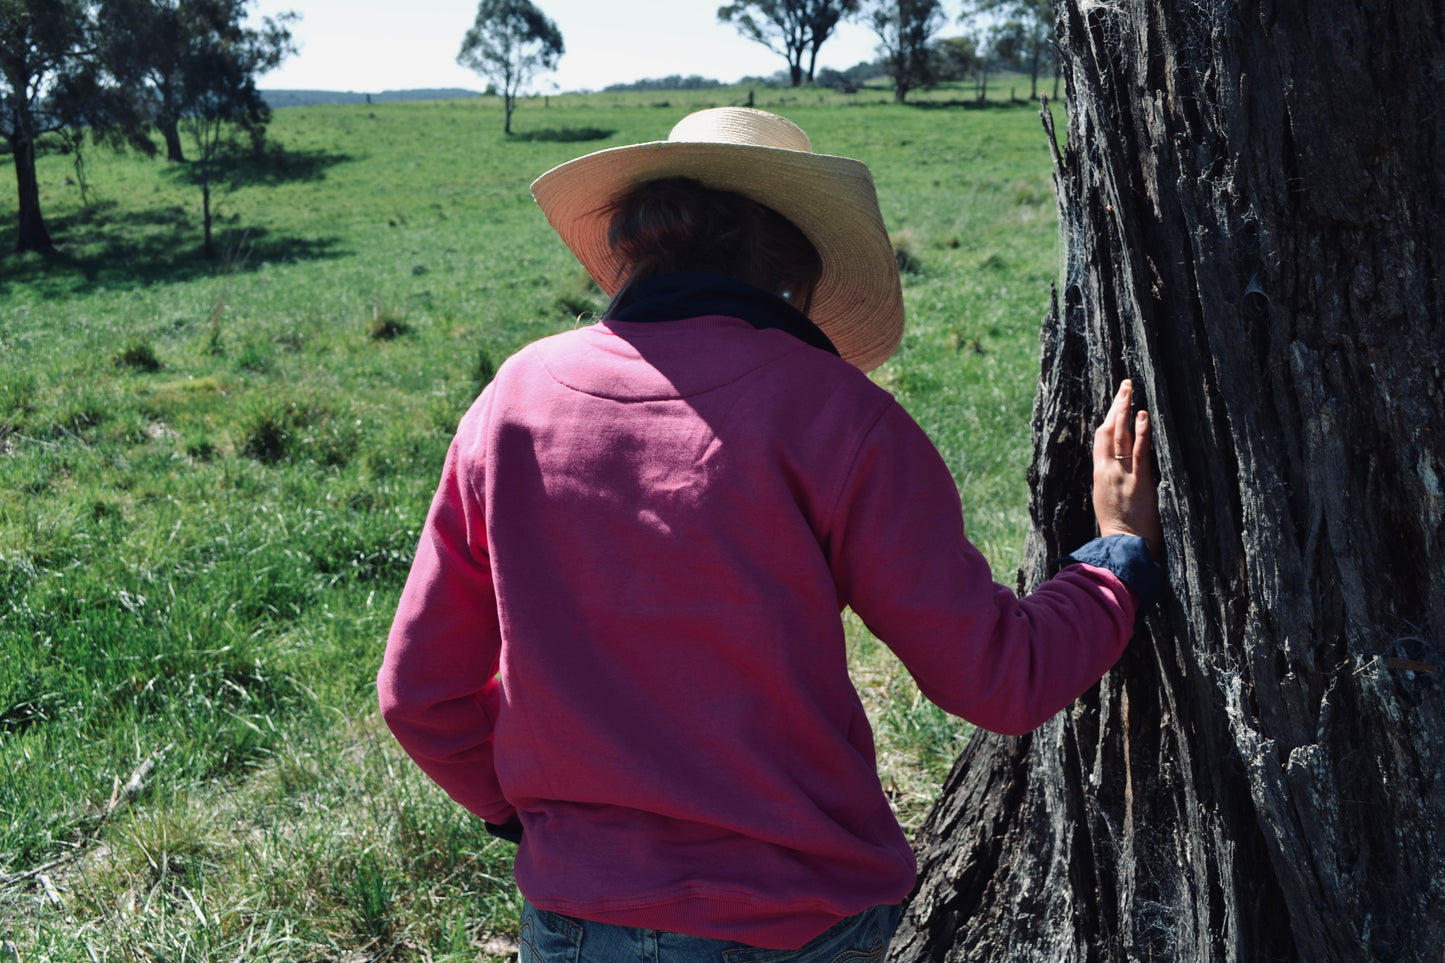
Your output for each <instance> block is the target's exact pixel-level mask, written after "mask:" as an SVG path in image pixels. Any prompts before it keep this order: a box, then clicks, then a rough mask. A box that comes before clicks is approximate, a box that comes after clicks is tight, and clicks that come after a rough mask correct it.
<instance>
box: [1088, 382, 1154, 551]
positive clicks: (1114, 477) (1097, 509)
mask: <svg viewBox="0 0 1445 963" xmlns="http://www.w3.org/2000/svg"><path fill="white" fill-rule="evenodd" d="M1133 399H1134V385H1133V384H1132V383H1131V382H1129V381H1127V380H1126V381H1122V382H1120V383H1119V391H1118V393H1117V394H1115V395H1114V404H1113V405H1112V406H1110V408H1109V413H1108V414H1107V415H1105V416H1104V422H1103V424H1101V425H1100V426H1099V430H1098V431H1096V432H1094V518H1095V519H1096V520H1097V521H1098V523H1099V534H1100V535H1138V536H1140V537H1141V538H1143V539H1144V542H1145V544H1147V545H1148V546H1149V554H1150V555H1152V556H1154V559H1155V561H1159V560H1162V559H1163V557H1164V535H1163V529H1162V527H1161V525H1160V523H1159V498H1158V495H1157V494H1156V493H1155V490H1154V463H1153V453H1152V452H1151V451H1150V448H1149V440H1150V427H1149V412H1147V411H1141V412H1139V414H1138V415H1137V416H1135V417H1134V418H1132V419H1131V418H1130V417H1129V409H1130V406H1131V404H1132V403H1133ZM1131 422H1132V424H1131Z"/></svg>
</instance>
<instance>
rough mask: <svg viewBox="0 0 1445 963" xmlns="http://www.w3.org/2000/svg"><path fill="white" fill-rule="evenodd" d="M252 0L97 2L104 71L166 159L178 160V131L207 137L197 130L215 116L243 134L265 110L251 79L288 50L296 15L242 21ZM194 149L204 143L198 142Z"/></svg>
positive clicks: (181, 155)
mask: <svg viewBox="0 0 1445 963" xmlns="http://www.w3.org/2000/svg"><path fill="white" fill-rule="evenodd" d="M250 4H251V0H101V8H100V26H101V33H102V35H103V37H104V38H105V40H104V47H103V58H104V61H105V65H106V69H107V70H108V72H109V73H110V74H111V75H112V76H113V77H114V78H115V80H116V82H117V83H118V84H119V85H120V86H121V87H122V88H123V89H124V90H126V91H127V92H129V93H130V94H131V96H132V98H133V100H134V101H136V102H137V103H138V104H140V105H141V108H142V109H141V110H140V111H138V113H141V114H143V115H144V116H145V117H146V119H147V120H148V121H149V122H150V123H153V124H154V125H155V128H156V130H158V131H159V132H160V134H161V136H162V138H163V139H164V140H165V145H166V157H167V159H168V160H171V161H174V162H182V161H184V160H185V159H186V158H185V147H184V141H183V139H182V129H183V128H187V129H188V130H189V132H190V134H191V139H192V140H193V141H194V140H196V137H197V135H198V133H199V134H201V135H202V136H201V140H203V141H214V139H215V138H214V137H210V136H209V135H207V134H205V133H204V130H203V129H204V128H207V127H208V126H210V125H213V123H214V122H216V121H219V122H221V123H222V125H224V124H225V123H235V124H238V125H240V126H241V127H243V128H245V129H246V130H247V131H249V132H255V131H257V130H263V129H264V127H265V124H266V121H267V118H268V116H269V114H268V111H267V109H266V104H265V101H264V99H263V98H262V97H261V95H260V93H259V91H258V90H257V89H256V79H257V77H259V76H260V75H262V74H264V73H266V72H268V71H270V70H273V69H275V68H276V67H277V66H279V65H280V63H281V61H282V60H283V59H285V57H287V56H288V55H290V54H291V53H294V52H295V44H294V43H293V41H292V38H291V30H290V27H291V24H292V23H294V22H295V20H296V19H297V15H296V14H295V13H282V14H280V15H279V16H276V17H266V18H263V19H262V20H261V21H260V23H259V25H257V26H251V25H249V24H248V23H247V7H249V6H250ZM196 146H197V149H203V147H202V145H201V144H197V145H196Z"/></svg>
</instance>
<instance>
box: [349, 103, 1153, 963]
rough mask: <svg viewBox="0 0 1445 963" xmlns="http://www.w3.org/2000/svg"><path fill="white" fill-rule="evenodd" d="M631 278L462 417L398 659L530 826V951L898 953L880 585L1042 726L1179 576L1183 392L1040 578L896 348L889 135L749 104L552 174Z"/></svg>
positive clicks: (399, 687) (432, 718)
mask: <svg viewBox="0 0 1445 963" xmlns="http://www.w3.org/2000/svg"><path fill="white" fill-rule="evenodd" d="M533 193H534V196H535V197H536V200H537V202H538V204H539V206H540V207H541V209H542V211H543V212H544V213H545V214H546V216H547V218H548V221H549V222H550V223H551V224H552V226H553V227H554V228H556V230H557V231H558V232H559V234H560V235H561V237H562V239H563V241H564V242H565V243H566V244H567V246H568V247H569V248H570V249H571V250H572V251H573V253H574V254H576V256H577V257H578V258H579V260H580V261H581V262H582V264H583V265H584V266H585V267H586V268H587V270H588V271H589V272H590V273H591V275H592V277H593V278H594V279H596V281H597V283H598V284H599V285H601V287H602V288H603V289H604V290H605V291H607V292H608V293H609V294H611V295H612V301H611V303H610V304H609V306H608V308H607V310H606V312H605V314H604V315H603V317H602V319H601V320H600V321H598V322H597V323H595V324H591V325H588V326H584V327H579V328H578V329H576V330H572V331H568V332H565V333H562V334H558V335H554V336H551V337H548V338H543V339H542V340H540V341H538V342H536V343H533V344H531V345H529V346H527V347H525V348H523V349H522V350H521V351H519V352H518V353H517V354H515V355H514V356H512V357H511V358H509V359H508V360H507V361H506V362H505V363H504V364H503V365H502V366H501V367H500V368H499V370H498V371H497V373H496V376H495V378H494V380H493V381H492V382H491V384H489V385H488V386H487V387H486V389H485V390H484V391H483V392H482V393H481V396H480V397H479V398H478V399H477V401H476V402H475V404H474V405H473V406H472V408H471V409H470V410H469V411H468V412H467V414H466V415H465V416H464V417H463V419H462V420H461V423H460V426H459V428H458V431H457V434H456V437H455V439H454V441H453V442H452V445H451V448H450V450H449V453H448V455H447V458H446V463H445V467H444V469H443V471H442V477H441V482H440V485H439V488H438V490H437V493H436V497H435V499H434V501H433V503H432V506H431V510H430V513H429V515H428V517H427V520H426V524H425V528H424V531H423V533H422V536H421V540H420V545H419V547H418V550H417V555H416V559H415V562H414V565H413V568H412V570H411V574H410V577H409V579H408V581H407V583H406V587H405V589H404V591H403V593H402V596H401V600H400V603H399V606H398V610H397V614H396V619H395V623H394V625H393V626H392V630H391V635H390V637H389V640H388V643H387V649H386V654H385V658H384V662H383V665H382V667H381V671H380V674H379V676H378V682H377V684H378V691H379V695H380V701H381V706H382V709H383V712H384V716H385V718H386V721H387V723H388V725H389V726H390V728H391V730H392V732H393V733H394V734H395V736H396V738H397V739H398V740H399V741H400V742H401V744H402V745H403V746H404V747H405V749H406V751H407V752H408V753H410V755H411V756H412V757H413V758H414V759H415V760H416V762H417V763H418V764H420V766H421V767H422V769H424V770H425V771H426V773H427V774H428V775H429V776H430V777H431V778H432V779H433V780H435V781H436V782H437V783H438V784H439V785H440V786H441V787H442V788H443V789H444V790H446V792H448V793H449V794H450V795H451V796H452V797H453V798H454V799H455V800H456V801H457V802H459V803H460V804H461V805H462V806H464V807H466V809H468V810H470V811H471V812H472V813H474V814H476V815H478V816H480V817H481V818H482V819H483V820H485V821H486V822H487V824H488V827H489V828H490V829H492V830H493V831H494V832H496V833H497V834H499V835H503V836H505V837H508V838H511V839H513V840H514V841H516V842H518V844H519V846H518V850H517V852H516V859H515V863H514V873H515V877H516V881H517V885H518V887H519V889H520V890H521V892H522V894H523V896H524V908H523V913H522V919H521V924H520V927H521V929H520V934H519V943H520V947H521V961H522V963H533V961H543V960H545V961H549V963H555V961H558V960H569V961H576V963H604V961H605V963H617V961H623V960H629V961H630V960H639V961H640V960H643V959H646V960H656V961H660V963H684V961H686V963H691V961H696V960H704V959H706V960H715V961H722V960H728V961H732V963H743V961H748V960H767V961H773V963H777V961H784V960H788V961H800V963H801V961H807V963H813V961H826V960H835V959H848V960H873V959H881V957H882V955H883V953H884V951H885V950H886V948H887V945H888V940H889V937H890V936H891V934H892V932H893V928H894V926H895V925H896V922H897V920H898V915H899V904H900V902H901V901H902V899H903V898H904V897H905V896H906V895H907V894H908V892H909V891H910V889H911V888H912V886H913V884H914V876H915V868H916V867H915V862H914V857H913V854H912V852H911V850H910V847H909V843H908V840H907V839H906V838H905V836H904V834H903V832H902V830H901V829H900V828H899V825H898V822H897V820H896V819H895V818H894V815H893V812H892V811H891V809H890V807H889V805H888V801H887V799H886V798H885V796H884V792H883V789H882V786H881V784H880V780H879V777H878V774H877V769H876V762H875V750H874V743H873V737H872V732H871V729H870V726H869V723H868V720H867V718H866V716H865V714H864V709H863V706H862V704H861V702H860V699H859V697H858V694H857V692H856V690H855V688H854V687H853V684H852V682H851V681H850V679H849V676H848V666H847V657H846V651H845V640H844V630H843V623H842V618H841V612H842V610H843V609H844V608H845V607H850V608H852V610H853V611H854V612H855V613H857V615H858V616H859V617H860V618H861V619H862V621H863V622H864V623H865V624H866V625H867V626H868V628H869V629H870V630H871V631H872V632H873V633H874V634H875V635H876V636H877V637H878V638H879V639H880V640H882V641H883V642H884V643H886V644H887V645H888V646H889V647H890V648H891V649H892V650H893V651H894V652H895V653H896V654H897V655H898V656H899V657H900V658H901V660H902V661H903V663H904V664H905V665H906V666H907V668H908V669H909V671H910V672H911V674H912V675H913V677H914V678H915V679H916V680H917V683H918V685H919V687H920V688H921V690H922V692H923V693H924V694H925V695H926V696H927V697H928V698H929V699H931V700H932V701H933V702H935V703H937V704H938V705H939V706H942V707H943V708H944V709H946V710H948V711H949V712H952V713H955V714H956V715H959V716H961V717H963V718H964V719H966V720H968V721H970V722H972V723H974V724H975V725H977V726H981V727H984V728H987V729H991V730H996V731H1000V732H1005V733H1023V732H1027V731H1029V730H1031V729H1034V728H1036V727H1037V726H1039V725H1040V724H1042V723H1043V722H1044V721H1046V720H1047V719H1048V718H1049V717H1051V716H1052V715H1053V714H1055V713H1056V712H1058V711H1059V710H1060V709H1061V708H1063V707H1064V706H1066V705H1067V704H1069V703H1070V702H1072V701H1073V700H1074V699H1075V698H1077V697H1078V696H1079V695H1080V694H1081V693H1083V692H1084V691H1085V690H1086V689H1087V688H1088V687H1089V686H1091V685H1093V684H1094V683H1095V682H1097V680H1098V679H1099V678H1100V677H1101V676H1102V675H1103V674H1104V673H1105V672H1106V671H1108V669H1109V668H1110V666H1111V665H1113V663H1114V662H1115V660H1116V659H1117V658H1118V657H1119V655H1120V653H1121V652H1122V650H1123V649H1124V647H1125V645H1126V643H1127V642H1128V640H1129V637H1130V635H1131V633H1132V627H1133V624H1134V619H1135V614H1136V612H1137V611H1138V609H1139V606H1140V605H1141V601H1142V599H1143V597H1144V595H1146V594H1147V593H1148V592H1150V591H1152V590H1153V588H1154V587H1155V586H1154V585H1152V584H1151V583H1157V582H1158V580H1159V578H1160V572H1159V569H1158V566H1157V565H1156V564H1155V563H1154V562H1153V561H1152V560H1151V557H1150V548H1151V547H1152V548H1153V550H1154V551H1156V552H1157V551H1159V521H1158V511H1157V508H1156V507H1155V496H1154V489H1153V481H1152V477H1151V463H1150V431H1149V424H1148V419H1147V416H1146V415H1145V414H1144V413H1142V412H1141V413H1140V414H1139V415H1138V418H1137V420H1134V419H1131V418H1130V416H1129V408H1130V403H1131V401H1130V399H1131V388H1130V386H1129V385H1128V384H1127V383H1125V384H1124V385H1123V386H1121V388H1120V391H1119V393H1118V395H1117V396H1116V397H1115V399H1114V404H1113V407H1112V408H1111V410H1110V412H1109V414H1108V416H1107V417H1106V418H1105V420H1104V422H1103V424H1102V425H1101V426H1100V428H1099V430H1098V432H1097V433H1096V436H1095V439H1094V445H1095V451H1094V455H1093V457H1094V491H1093V498H1094V503H1095V510H1096V515H1097V518H1098V523H1099V528H1100V533H1101V537H1100V539H1098V540H1096V541H1094V542H1091V543H1089V544H1088V545H1086V546H1084V547H1083V548H1082V549H1080V550H1079V551H1077V552H1075V553H1074V555H1073V556H1071V560H1070V561H1069V563H1068V564H1067V565H1065V566H1064V567H1062V569H1061V570H1060V571H1059V572H1058V573H1057V574H1056V575H1054V577H1052V578H1051V579H1049V580H1048V581H1047V582H1045V583H1044V584H1043V585H1042V586H1041V587H1040V588H1039V589H1038V590H1037V591H1036V592H1035V593H1033V594H1032V595H1030V596H1029V597H1027V598H1023V599H1019V598H1017V597H1015V595H1014V594H1013V593H1012V592H1010V591H1009V590H1008V589H1007V588H1005V587H1003V586H1001V585H997V584H995V583H994V582H993V580H992V576H991V573H990V569H989V566H988V563H987V562H986V561H985V559H984V558H983V557H982V555H981V554H980V553H979V552H978V551H977V550H976V549H975V548H974V547H973V546H972V545H971V544H970V543H969V541H968V539H967V537H966V536H965V532H964V523H963V509H962V506H961V504H960V500H959V495H958V490H957V486H956V484H955V482H954V480H953V477H952V475H951V474H950V472H949V471H948V469H947V467H946V466H945V464H944V463H943V460H942V458H941V457H940V456H939V454H938V452H937V450H936V448H935V447H934V446H933V444H932V443H931V442H930V441H929V439H928V438H927V436H926V435H925V434H924V432H923V431H922V430H921V429H920V428H919V426H918V425H917V424H916V423H915V422H914V421H913V420H912V419H911V418H910V417H909V416H908V414H907V413H906V412H905V411H904V410H903V408H902V407H901V406H900V405H899V404H898V403H897V402H896V401H895V400H894V399H893V397H892V396H891V395H889V394H888V393H887V392H886V391H884V390H883V389H881V388H879V387H878V386H876V385H875V384H874V383H873V382H872V381H871V380H870V379H869V378H868V377H867V376H866V375H865V372H866V371H867V370H870V369H872V368H874V367H876V366H877V365H879V364H881V363H882V362H883V361H884V360H885V359H886V358H887V357H888V356H889V355H890V354H892V353H893V351H894V350H895V349H896V347H897V346H898V344H899V341H900V338H901V336H902V329H903V303H902V296H901V290H900V286H899V278H898V270H897V267H896V263H895V261H894V258H893V252H892V249H891V246H890V244H889V241H888V236H887V232H886V231H885V229H884V227H883V220H882V216H881V213H880V211H879V207H878V202H877V198H876V194H875V191H874V187H873V182H872V179H871V176H870V174H869V172H868V169H867V167H866V166H864V165H863V164H862V163H860V162H858V161H855V160H851V159H847V158H841V157H834V156H831V155H826V154H818V153H814V152H813V151H812V149H811V145H810V143H809V141H808V139H807V137H806V135H805V134H804V133H803V132H802V131H801V130H800V129H798V128H797V127H796V126H795V125H793V124H792V123H790V122H789V121H787V120H785V119H783V118H781V117H779V116H777V115H775V114H770V113H766V112H763V111H759V110H752V109H748V108H716V109H712V110H706V111H701V112H698V113H695V114H692V115H689V116H688V117H686V118H684V119H683V120H682V121H681V122H680V123H678V125H677V126H676V127H675V128H674V129H673V131H672V133H671V135H670V137H669V139H668V140H666V141H661V142H651V143H646V144H639V145H632V146H628V147H620V148H613V149H609V150H604V151H599V152H596V153H593V154H589V155H587V156H585V157H582V158H579V159H577V160H574V161H572V162H570V163H567V164H564V165H562V166H561V167H558V168H556V169H554V170H551V171H549V172H547V173H546V174H544V175H543V176H542V177H540V178H539V179H538V180H537V181H536V182H535V183H534V184H533Z"/></svg>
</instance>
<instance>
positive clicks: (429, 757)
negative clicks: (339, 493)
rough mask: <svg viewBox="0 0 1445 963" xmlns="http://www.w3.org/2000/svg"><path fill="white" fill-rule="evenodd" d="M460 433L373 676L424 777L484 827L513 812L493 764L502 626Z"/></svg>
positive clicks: (392, 723)
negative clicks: (424, 773) (375, 677)
mask: <svg viewBox="0 0 1445 963" xmlns="http://www.w3.org/2000/svg"><path fill="white" fill-rule="evenodd" d="M466 424H467V422H466V421H463V431H462V432H459V433H458V436H457V440H455V441H453V443H452V447H451V450H450V451H449V452H448V453H447V459H446V465H445V467H444V468H443V470H442V479H441V484H440V486H439V487H438V489H437V493H436V497H435V498H434V500H433V501H432V506H431V511H430V513H429V514H428V516H427V520H426V526H425V528H424V529H423V530H422V535H421V542H420V545H419V546H418V548H417V553H416V560H415V561H414V562H413V564H412V568H411V574H410V576H409V577H408V578H407V582H406V588H405V589H403V591H402V595H401V601H400V603H399V604H398V606H397V613H396V619H395V621H394V622H393V623H392V627H391V635H390V637H389V638H388V640H387V644H386V655H385V657H384V659H383V661H382V666H381V672H380V673H379V675H378V676H377V693H378V697H379V699H380V702H381V711H382V715H383V717H384V718H385V719H386V723H387V725H388V726H389V727H390V728H391V731H392V733H393V735H395V736H396V739H397V741H398V742H400V743H401V745H402V747H403V748H404V749H405V750H406V751H407V753H408V754H409V755H410V756H411V757H412V759H414V760H415V761H416V763H417V764H418V765H419V766H420V767H421V768H422V770H423V771H424V772H426V774H427V775H428V776H430V777H431V778H432V780H434V781H435V782H436V783H437V784H438V785H440V786H441V787H442V789H444V790H446V792H447V794H448V795H450V796H451V797H452V798H453V799H455V800H456V801H457V802H458V803H460V804H461V805H463V806H465V807H466V808H467V809H468V810H470V811H471V812H473V813H475V814H476V815H478V816H480V817H482V818H483V819H484V820H486V821H487V822H491V823H497V824H502V823H508V822H510V821H511V820H512V819H514V818H515V816H516V812H515V810H513V808H512V807H511V806H510V805H509V804H508V803H507V801H506V800H505V798H504V797H503V795H502V790H501V787H500V785H499V783H498V781H497V774H496V770H495V768H494V765H493V757H492V735H493V725H494V722H495V719H496V707H497V703H498V700H499V697H500V690H499V683H498V681H497V671H498V667H499V660H500V653H501V628H500V624H499V620H498V614H497V603H496V596H495V592H494V589H493V584H492V573H491V566H490V560H489V558H488V555H487V543H486V526H485V524H484V513H483V505H482V499H481V497H480V495H479V494H478V493H477V492H476V491H475V490H474V488H473V486H472V485H470V484H469V483H468V480H467V479H468V474H469V473H468V472H467V471H466V470H464V469H465V465H466V462H467V461H468V459H469V458H475V457H476V456H475V455H474V454H472V453H470V452H469V446H468V445H467V443H466V442H465V441H464V440H463V439H464V431H465V427H466Z"/></svg>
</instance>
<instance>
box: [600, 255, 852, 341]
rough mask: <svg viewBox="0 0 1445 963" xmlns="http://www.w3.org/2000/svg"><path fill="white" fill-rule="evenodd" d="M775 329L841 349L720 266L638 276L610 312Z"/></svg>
mask: <svg viewBox="0 0 1445 963" xmlns="http://www.w3.org/2000/svg"><path fill="white" fill-rule="evenodd" d="M714 314H716V315H722V316H723V317H729V318H741V319H742V320H744V321H746V322H748V323H749V324H751V325H752V326H753V327H755V328H757V329H759V330H764V329H767V328H774V329H777V330H779V331H786V332H787V333H788V334H791V335H792V336H793V337H795V338H797V339H798V340H799V341H802V342H804V343H806V344H810V345H812V346H813V347H815V348H821V349H823V350H824V351H827V352H828V353H830V354H835V355H836V354H838V349H837V348H835V347H834V346H833V342H832V341H830V340H828V336H827V335H826V334H824V333H823V330H822V329H821V328H819V327H818V326H817V325H816V324H814V323H813V322H812V321H811V320H809V319H808V316H807V315H806V314H804V313H803V312H801V311H799V310H798V309H797V308H795V307H793V306H792V305H791V304H789V303H788V302H786V301H784V300H783V299H782V298H780V297H778V296H777V295H775V294H769V293H768V292H767V291H764V290H763V289H762V288H758V287H754V286H753V285H751V284H747V283H745V282H743V281H739V280H737V279H736V278H733V277H729V276H728V275H726V274H719V273H717V272H716V271H674V272H673V273H671V274H662V275H659V276H657V277H653V278H647V279H646V280H642V281H638V282H637V283H636V284H633V285H632V286H630V287H629V288H628V289H627V291H626V293H625V294H624V295H623V298H622V302H621V303H620V304H619V305H617V306H616V307H615V308H614V309H613V310H612V313H611V314H610V315H609V320H613V321H642V322H651V321H678V320H681V319H683V318H700V317H703V316H705V315H714Z"/></svg>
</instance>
